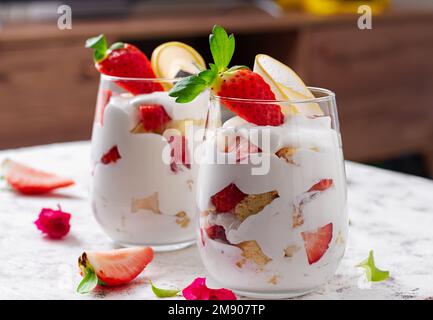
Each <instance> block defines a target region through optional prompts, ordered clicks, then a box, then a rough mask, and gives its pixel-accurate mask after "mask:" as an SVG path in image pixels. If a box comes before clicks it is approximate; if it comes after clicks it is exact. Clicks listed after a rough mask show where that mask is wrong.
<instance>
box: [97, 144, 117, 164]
mask: <svg viewBox="0 0 433 320" xmlns="http://www.w3.org/2000/svg"><path fill="white" fill-rule="evenodd" d="M121 158H122V157H121V156H120V153H119V149H117V146H114V147H112V148H111V149H110V150H108V152H107V153H106V154H104V155H103V156H102V158H101V162H102V163H103V164H110V163H116V162H117V160H119V159H121Z"/></svg>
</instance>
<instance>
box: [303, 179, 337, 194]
mask: <svg viewBox="0 0 433 320" xmlns="http://www.w3.org/2000/svg"><path fill="white" fill-rule="evenodd" d="M332 183H333V181H332V179H321V180H320V181H319V182H317V183H316V184H315V185H314V186H312V187H311V188H310V189H309V190H308V191H307V192H312V191H325V190H326V189H329V188H330V187H331V186H332Z"/></svg>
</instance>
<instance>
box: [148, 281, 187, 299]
mask: <svg viewBox="0 0 433 320" xmlns="http://www.w3.org/2000/svg"><path fill="white" fill-rule="evenodd" d="M150 285H151V286H152V291H153V293H154V294H155V296H157V297H158V298H170V297H174V296H176V295H177V294H178V293H179V292H180V290H174V289H161V288H157V287H155V286H154V285H153V283H152V281H150Z"/></svg>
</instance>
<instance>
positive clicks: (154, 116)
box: [139, 104, 171, 131]
mask: <svg viewBox="0 0 433 320" xmlns="http://www.w3.org/2000/svg"><path fill="white" fill-rule="evenodd" d="M139 111H140V121H141V123H142V124H143V128H144V129H145V130H146V131H157V130H160V129H161V128H162V127H163V126H164V125H165V124H166V123H167V122H169V121H170V120H171V118H170V116H169V115H168V114H167V112H166V111H165V109H164V107H163V106H161V105H160V104H154V105H144V106H140V109H139Z"/></svg>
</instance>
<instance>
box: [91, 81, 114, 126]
mask: <svg viewBox="0 0 433 320" xmlns="http://www.w3.org/2000/svg"><path fill="white" fill-rule="evenodd" d="M112 95H113V92H112V91H111V90H110V89H101V91H100V92H99V95H98V101H97V102H96V113H95V121H96V122H98V123H100V124H101V126H103V125H104V113H105V108H106V107H107V104H108V102H109V101H110V99H111V96H112Z"/></svg>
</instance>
